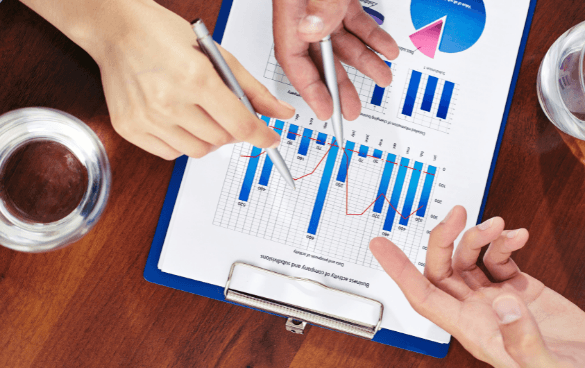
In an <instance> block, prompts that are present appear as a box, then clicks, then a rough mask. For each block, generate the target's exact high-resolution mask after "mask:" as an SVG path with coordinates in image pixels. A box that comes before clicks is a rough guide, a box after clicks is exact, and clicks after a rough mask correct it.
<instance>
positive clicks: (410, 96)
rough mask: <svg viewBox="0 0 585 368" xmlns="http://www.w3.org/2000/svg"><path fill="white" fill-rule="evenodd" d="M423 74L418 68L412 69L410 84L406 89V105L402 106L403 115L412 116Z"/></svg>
mask: <svg viewBox="0 0 585 368" xmlns="http://www.w3.org/2000/svg"><path fill="white" fill-rule="evenodd" d="M421 76H422V74H421V73H420V72H417V71H416V70H413V71H412V74H411V75H410V84H409V85H408V90H407V91H406V99H405V100H404V106H403V107H402V115H407V116H412V110H414V101H416V94H417V92H418V86H419V84H420V77H421Z"/></svg>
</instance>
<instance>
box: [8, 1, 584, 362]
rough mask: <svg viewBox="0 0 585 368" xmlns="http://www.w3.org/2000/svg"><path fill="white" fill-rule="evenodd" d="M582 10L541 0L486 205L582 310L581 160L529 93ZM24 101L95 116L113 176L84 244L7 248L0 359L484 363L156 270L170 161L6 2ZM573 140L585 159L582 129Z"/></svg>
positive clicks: (211, 9) (41, 27) (78, 60)
mask: <svg viewBox="0 0 585 368" xmlns="http://www.w3.org/2000/svg"><path fill="white" fill-rule="evenodd" d="M160 2H161V3H162V4H163V5H165V6H166V7H168V8H170V9H171V10H173V11H175V12H177V13H178V14H180V15H181V16H183V17H185V18H187V19H192V18H195V17H197V16H200V17H202V18H203V19H204V20H205V22H206V23H207V24H208V25H209V26H210V28H212V27H213V25H214V23H215V22H214V21H215V19H216V17H217V14H218V12H219V7H220V1H207V2H205V1H182V0H161V1H160ZM567 9H568V11H567ZM583 19H585V2H583V1H569V0H539V3H538V5H537V7H536V14H535V16H534V22H533V25H532V30H531V33H530V37H529V39H528V45H527V48H526V54H525V56H524V60H523V63H522V69H521V72H520V76H519V79H518V85H517V87H516V93H515V96H514V100H513V103H512V109H511V113H510V116H509V119H508V126H507V129H506V132H505V134H504V139H503V143H502V148H501V151H500V158H499V160H498V163H497V166H496V170H495V175H494V179H493V183H492V189H491V192H490V195H489V199H488V202H487V207H486V211H485V216H484V217H485V218H489V217H492V216H495V215H499V216H502V217H503V218H505V220H506V222H507V227H508V228H517V227H525V228H527V229H528V230H529V231H530V237H531V240H530V242H529V246H527V247H526V248H525V249H523V250H521V251H519V252H517V254H515V256H514V259H515V261H516V262H517V263H518V265H519V266H520V267H521V269H522V270H523V271H525V272H527V273H529V274H531V275H533V276H535V277H537V278H539V279H540V280H542V281H543V282H544V283H545V284H546V285H548V286H549V287H551V288H552V289H554V290H556V291H557V292H559V293H561V294H562V295H564V296H565V297H567V298H568V299H569V300H571V301H572V302H573V303H575V304H577V305H578V306H579V307H580V308H582V309H585V266H584V264H585V262H584V261H585V246H584V244H585V216H584V214H585V206H584V204H585V195H584V191H583V186H584V182H585V167H584V166H583V164H582V162H580V160H579V159H578V158H576V157H575V156H574V155H573V153H572V151H571V149H570V148H569V146H568V145H567V144H565V143H564V141H563V138H562V137H561V135H560V133H559V131H558V130H557V129H555V128H554V126H553V125H552V124H551V123H549V122H548V120H547V119H546V117H545V115H544V114H543V113H542V111H541V109H540V106H539V104H538V100H537V97H536V89H535V83H536V76H537V72H538V67H539V65H540V62H541V60H542V58H543V57H544V54H545V52H546V50H547V49H548V47H549V46H550V45H551V44H552V43H553V42H554V40H555V39H556V38H557V37H559V36H560V35H561V34H562V33H563V32H564V31H565V30H567V29H568V28H569V27H571V26H573V25H575V24H577V23H579V22H580V21H582V20H583ZM26 106H47V107H52V108H56V109H60V110H64V111H66V112H69V113H71V114H73V115H75V116H77V117H79V118H80V119H82V120H83V121H85V122H86V123H87V124H89V126H90V127H91V128H92V129H93V130H94V131H95V132H96V133H97V134H98V136H99V138H100V139H101V140H102V142H103V143H104V145H105V147H106V150H107V152H108V155H109V158H110V162H111V166H112V173H113V183H112V188H111V195H110V200H109V204H108V207H107V210H106V211H105V213H104V215H103V217H102V219H101V220H100V222H99V223H98V224H97V226H96V227H95V228H94V229H93V230H92V231H91V233H90V234H89V235H87V236H86V237H85V238H83V239H82V240H81V241H79V242H78V243H77V244H75V245H73V246H70V247H68V248H65V249H63V250H60V251H56V252H52V253H47V254H34V255H33V254H22V253H17V252H14V251H11V250H8V249H6V248H3V247H0V366H1V367H114V366H122V367H211V366H222V367H288V366H291V367H460V366H461V367H484V366H486V364H484V363H482V362H479V361H476V360H475V359H474V358H473V357H472V356H471V355H470V354H469V353H467V352H466V351H465V349H463V348H462V347H461V345H460V344H459V343H458V342H457V341H453V343H452V345H451V348H450V351H449V354H448V355H447V357H446V358H445V359H443V360H438V359H434V358H430V357H427V356H423V355H420V354H416V353H412V352H409V351H404V350H400V349H396V348H393V347H389V346H385V345H381V344H377V343H372V342H368V341H365V340H362V339H359V338H356V337H351V336H347V335H344V334H340V333H336V332H331V331H328V330H325V329H322V328H317V327H309V329H308V332H306V333H305V335H302V336H301V335H293V334H291V333H288V332H286V331H285V329H284V319H283V318H279V317H275V316H271V315H268V314H266V313H260V312H256V311H252V310H250V309H247V308H243V307H237V306H233V305H230V304H227V303H221V302H217V301H214V300H210V299H206V298H203V297H199V296H195V295H191V294H189V293H185V292H181V291H176V290H173V289H170V288H166V287H161V286H157V285H153V284H150V283H148V282H146V281H145V280H144V279H143V277H142V273H143V270H144V265H145V262H146V258H147V255H148V251H149V249H150V244H151V241H152V238H153V235H154V231H155V227H156V224H157V220H158V217H159V214H160V210H161V208H162V204H163V199H164V197H165V193H166V189H167V185H168V183H169V179H170V176H171V172H172V169H173V163H172V162H166V161H163V160H162V159H159V158H156V157H154V156H151V155H149V154H147V153H145V152H143V151H141V150H140V149H138V148H136V147H134V146H132V145H131V144H129V143H128V142H126V141H125V140H123V139H122V138H120V136H118V135H117V134H116V133H115V132H114V130H113V129H112V126H111V124H110V120H109V117H108V110H107V108H106V104H105V100H104V96H103V92H102V87H101V82H100V74H99V70H98V68H97V66H96V64H95V63H94V62H93V60H92V59H91V58H90V57H89V56H88V55H87V54H86V53H85V52H84V51H83V50H81V49H80V48H79V47H77V46H76V45H75V44H73V43H72V42H71V41H69V40H68V39H67V38H66V37H65V36H63V35H62V34H61V33H60V32H59V31H57V30H56V29H55V28H53V27H52V26H51V25H50V24H48V23H47V22H45V21H44V20H43V19H42V18H40V17H39V16H37V15H36V14H35V13H33V12H32V11H30V10H29V9H28V8H26V7H25V6H23V5H22V4H20V3H19V2H17V1H16V0H6V1H4V2H3V3H2V4H0V113H4V112H7V111H9V110H12V109H16V108H20V107H26ZM486 108H489V106H486ZM470 123H473V122H470ZM569 143H570V147H572V148H573V149H574V151H575V152H576V153H577V155H578V156H579V157H583V154H582V153H580V152H583V151H581V150H580V147H579V146H578V144H577V143H576V141H574V140H570V142H569ZM582 161H583V160H582ZM583 162H585V161H583Z"/></svg>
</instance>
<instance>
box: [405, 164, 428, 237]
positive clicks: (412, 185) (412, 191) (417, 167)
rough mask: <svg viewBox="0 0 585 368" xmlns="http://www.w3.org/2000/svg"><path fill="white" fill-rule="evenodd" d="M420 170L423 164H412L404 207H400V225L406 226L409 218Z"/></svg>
mask: <svg viewBox="0 0 585 368" xmlns="http://www.w3.org/2000/svg"><path fill="white" fill-rule="evenodd" d="M422 168H423V164H421V163H420V162H415V163H414V170H413V171H412V175H411V176H410V184H408V192H406V199H405V200H404V206H402V216H403V217H401V218H400V225H404V226H406V225H408V216H410V211H412V203H413V202H414V196H415V195H416V189H417V188H418V181H419V179H420V172H421V170H422ZM404 217H406V218H404Z"/></svg>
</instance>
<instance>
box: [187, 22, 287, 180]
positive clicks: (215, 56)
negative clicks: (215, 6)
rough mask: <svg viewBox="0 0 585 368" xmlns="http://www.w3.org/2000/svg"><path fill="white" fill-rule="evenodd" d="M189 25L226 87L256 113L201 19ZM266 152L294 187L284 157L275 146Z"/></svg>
mask: <svg viewBox="0 0 585 368" xmlns="http://www.w3.org/2000/svg"><path fill="white" fill-rule="evenodd" d="M191 25H192V26H193V31H194V32H195V35H196V36H197V42H198V43H199V46H200V47H201V49H202V50H203V51H204V52H205V54H206V55H207V57H208V58H209V60H210V61H211V63H212V64H213V66H214V67H215V70H216V71H217V73H218V74H219V76H220V77H221V79H222V80H223V81H224V83H225V84H226V85H227V86H228V88H229V89H230V90H231V91H232V92H233V93H234V94H235V95H236V97H238V98H239V99H240V101H242V103H243V104H244V105H245V106H246V108H247V109H248V110H249V111H250V112H251V113H253V114H254V115H256V111H255V110H254V107H252V104H251V103H250V101H249V100H248V97H246V94H245V93H244V90H243V89H242V87H240V84H239V83H238V81H237V79H236V77H235V76H234V73H232V71H231V69H230V67H229V66H228V64H227V63H226V61H225V59H224V58H223V56H221V52H220V51H219V49H218V48H217V46H216V45H215V41H213V38H212V37H211V35H210V34H209V31H208V30H207V27H205V24H204V23H203V21H202V20H201V19H197V20H195V21H193V23H191ZM266 153H268V156H269V157H270V159H271V160H272V163H273V164H274V166H275V167H276V169H277V170H278V172H279V173H280V175H282V177H283V178H284V181H286V183H287V184H288V185H290V186H291V187H292V188H293V189H295V181H294V179H293V177H292V175H291V173H290V170H289V169H288V166H286V163H285V162H284V159H283V158H282V156H281V155H280V152H278V150H277V149H276V148H266Z"/></svg>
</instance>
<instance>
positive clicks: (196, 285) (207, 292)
mask: <svg viewBox="0 0 585 368" xmlns="http://www.w3.org/2000/svg"><path fill="white" fill-rule="evenodd" d="M232 2H233V0H224V1H223V3H222V6H221V10H220V12H219V16H218V19H217V23H216V25H215V30H214V32H213V38H214V40H215V41H216V42H218V43H221V41H222V39H223V35H224V31H225V27H226V24H227V21H228V17H229V14H230V10H231V7H232ZM535 7H536V0H531V1H530V6H529V9H528V16H527V18H526V23H525V26H524V32H523V34H522V41H521V44H520V48H519V50H518V57H517V59H516V65H515V67H514V75H513V77H512V83H511V84H510V90H509V92H508V99H507V101H506V107H505V109H504V115H503V119H502V124H501V126H500V131H499V133H498V139H497V141H496V147H495V150H494V155H493V159H492V163H491V166H490V172H489V176H488V180H487V183H486V188H485V192H484V195H483V200H482V204H481V207H480V211H479V217H478V219H477V223H479V222H480V221H481V219H482V216H483V212H484V209H485V205H486V201H487V196H488V192H489V189H490V185H491V182H492V178H493V174H494V169H495V167H496V160H497V158H498V153H499V151H500V145H501V143H502V137H503V135H504V130H505V128H506V121H507V119H508V114H509V112H510V105H511V104H512V97H513V95H514V89H515V88H516V82H517V80H518V73H519V71H520V65H521V63H522V57H523V55H524V50H525V48H526V41H527V39H528V32H529V30H530V25H531V24H532V18H533V15H534V9H535ZM187 159H188V158H187V157H186V156H182V157H180V158H178V159H177V160H176V161H175V167H174V169H173V174H172V176H171V181H170V183H169V187H168V189H167V194H166V197H165V201H164V204H163V209H162V211H161V214H160V218H159V221H158V225H157V227H156V232H155V234H154V239H153V240H152V246H151V248H150V253H149V254H148V260H147V261H146V267H145V269H144V278H145V279H146V280H147V281H150V282H152V283H155V284H159V285H163V286H168V287H171V288H174V289H178V290H183V291H187V292H190V293H193V294H197V295H201V296H205V297H208V298H211V299H215V300H220V301H223V302H227V303H231V304H235V303H232V302H230V301H227V300H226V299H225V297H224V288H223V287H220V286H216V285H211V284H206V283H203V282H200V281H196V280H191V279H187V278H184V277H180V276H175V275H171V274H168V273H164V272H162V271H161V270H159V268H158V261H159V258H160V254H161V251H162V247H163V244H164V240H165V237H166V234H167V229H168V227H169V223H170V221H171V215H172V213H173V210H174V207H175V202H176V200H177V195H178V194H179V188H180V186H181V181H182V180H183V173H184V171H185V167H186V165H187ZM237 305H239V304H237ZM248 308H249V307H248ZM251 309H254V308H251ZM282 317H284V316H282ZM373 341H376V342H379V343H382V344H386V345H391V346H395V347H398V348H401V349H406V350H410V351H414V352H417V353H421V354H426V355H430V356H433V357H436V358H444V357H445V356H446V355H447V352H448V350H449V344H448V343H447V344H441V343H437V342H433V341H429V340H425V339H421V338H418V337H414V336H410V335H406V334H403V333H400V332H396V331H391V330H387V329H381V330H380V331H378V333H376V335H375V336H374V339H373Z"/></svg>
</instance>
